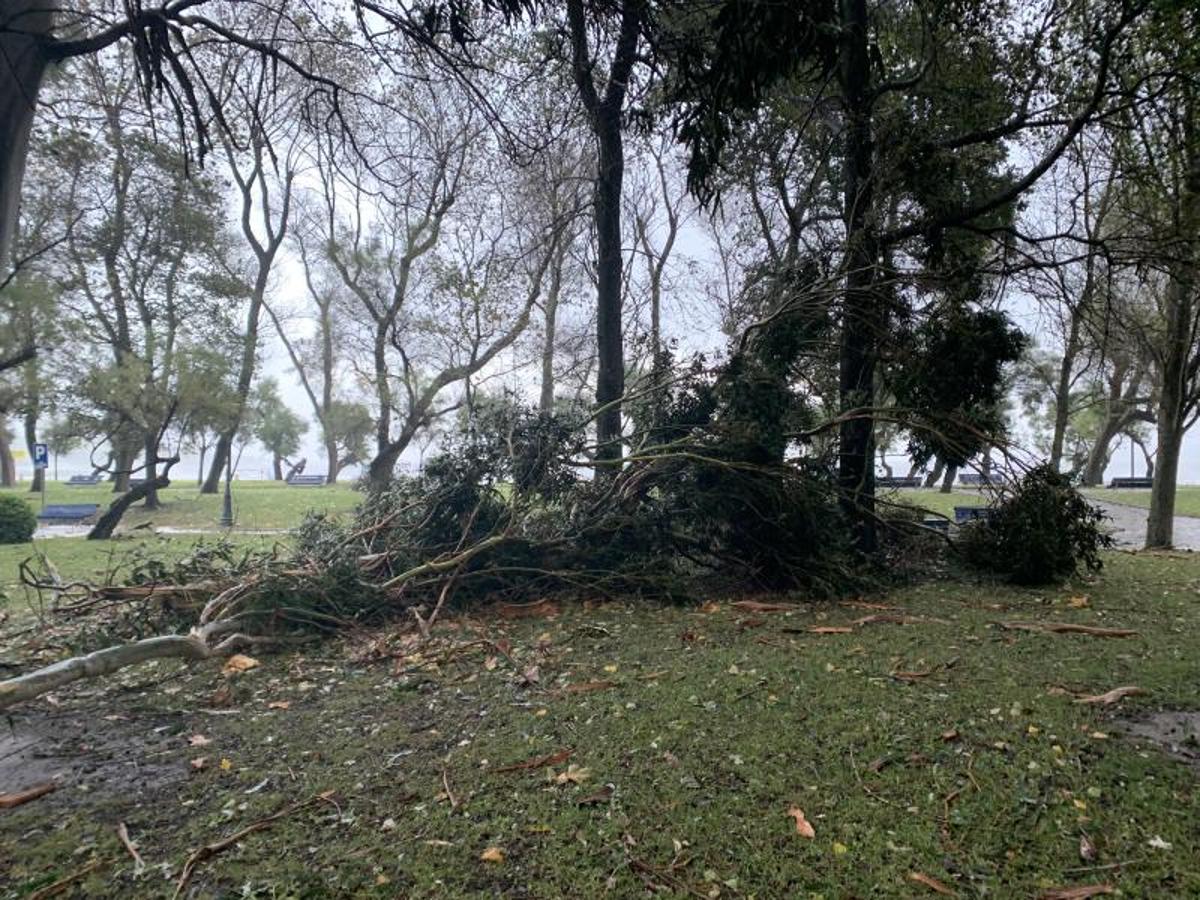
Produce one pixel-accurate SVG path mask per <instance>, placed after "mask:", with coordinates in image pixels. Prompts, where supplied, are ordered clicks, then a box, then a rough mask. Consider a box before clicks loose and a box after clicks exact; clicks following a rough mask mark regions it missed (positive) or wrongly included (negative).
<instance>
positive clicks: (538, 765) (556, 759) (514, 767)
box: [495, 750, 572, 772]
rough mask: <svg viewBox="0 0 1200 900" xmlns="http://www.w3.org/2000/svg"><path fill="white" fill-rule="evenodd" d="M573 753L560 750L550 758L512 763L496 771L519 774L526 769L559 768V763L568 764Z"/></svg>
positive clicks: (542, 757)
mask: <svg viewBox="0 0 1200 900" xmlns="http://www.w3.org/2000/svg"><path fill="white" fill-rule="evenodd" d="M571 753H572V751H570V750H558V751H555V752H554V753H551V754H550V755H549V756H537V757H534V758H533V759H527V760H525V762H519V763H512V764H511V765H507V766H500V767H499V768H497V769H496V770H495V771H497V772H519V771H522V770H526V769H544V768H546V767H548V766H557V765H558V764H559V763H563V762H566V761H567V760H568V759H569V758H570V756H571Z"/></svg>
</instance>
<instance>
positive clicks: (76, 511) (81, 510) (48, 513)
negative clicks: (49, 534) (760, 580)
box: [37, 503, 100, 522]
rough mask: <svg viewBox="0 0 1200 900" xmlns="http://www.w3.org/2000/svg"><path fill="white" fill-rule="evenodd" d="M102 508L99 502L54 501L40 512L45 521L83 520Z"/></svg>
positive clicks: (39, 514) (39, 516) (39, 515)
mask: <svg viewBox="0 0 1200 900" xmlns="http://www.w3.org/2000/svg"><path fill="white" fill-rule="evenodd" d="M99 508H100V504H99V503H52V504H51V505H49V506H47V507H46V508H45V509H43V510H42V511H41V512H39V513H38V516H37V517H38V519H40V520H41V521H43V522H83V521H86V520H87V519H90V518H91V517H92V516H94V515H95V514H96V510H98V509H99Z"/></svg>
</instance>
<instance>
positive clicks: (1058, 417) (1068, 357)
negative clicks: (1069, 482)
mask: <svg viewBox="0 0 1200 900" xmlns="http://www.w3.org/2000/svg"><path fill="white" fill-rule="evenodd" d="M1078 349H1079V318H1078V316H1077V315H1075V314H1072V315H1071V328H1070V330H1069V331H1068V332H1067V340H1066V346H1065V347H1064V349H1063V357H1062V362H1061V363H1060V364H1059V367H1058V383H1057V384H1056V385H1055V388H1054V436H1053V438H1052V439H1051V441H1050V459H1049V460H1048V461H1047V462H1048V463H1049V465H1050V468H1052V469H1053V470H1054V471H1055V472H1057V471H1058V470H1059V468H1060V467H1061V466H1062V456H1063V443H1064V442H1065V440H1066V435H1067V423H1068V421H1069V419H1070V416H1071V370H1072V369H1074V368H1075V356H1076V354H1077V353H1078Z"/></svg>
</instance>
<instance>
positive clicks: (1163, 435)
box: [1146, 392, 1183, 550]
mask: <svg viewBox="0 0 1200 900" xmlns="http://www.w3.org/2000/svg"><path fill="white" fill-rule="evenodd" d="M1164 393H1165V392H1164ZM1165 412H1166V411H1165V410H1163V409H1162V407H1161V406H1160V407H1159V420H1158V450H1157V453H1156V456H1157V463H1156V464H1155V466H1154V483H1153V485H1152V487H1151V488H1150V513H1149V515H1148V516H1147V518H1146V549H1147V550H1153V549H1159V548H1166V547H1170V546H1171V545H1172V543H1174V540H1175V486H1176V482H1177V480H1178V477H1179V453H1180V449H1181V448H1182V445H1183V429H1182V428H1181V427H1180V426H1179V424H1178V423H1177V420H1176V419H1175V418H1174V417H1172V416H1168V415H1165Z"/></svg>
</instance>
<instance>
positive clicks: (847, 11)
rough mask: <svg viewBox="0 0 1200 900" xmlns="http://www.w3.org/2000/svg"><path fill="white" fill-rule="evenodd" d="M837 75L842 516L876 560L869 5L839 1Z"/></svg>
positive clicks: (875, 259) (874, 255) (874, 245)
mask: <svg viewBox="0 0 1200 900" xmlns="http://www.w3.org/2000/svg"><path fill="white" fill-rule="evenodd" d="M841 19H842V23H841V24H842V34H843V38H842V48H841V59H840V70H841V72H840V74H841V87H842V103H843V106H844V111H845V119H846V122H845V135H846V136H845V174H844V176H843V177H844V196H843V203H844V211H843V215H844V217H845V222H846V243H845V247H846V254H845V273H846V274H845V277H846V285H845V294H844V299H843V304H842V323H841V325H842V330H841V344H840V350H839V365H838V370H839V372H838V375H839V377H838V391H839V399H840V406H841V410H842V412H843V414H845V413H851V412H853V411H854V410H863V411H864V412H863V414H860V415H851V416H847V418H846V419H845V420H844V421H843V422H842V424H841V426H840V428H839V433H838V442H839V448H838V482H839V486H840V488H841V492H842V500H841V503H842V509H843V510H844V511H845V513H846V516H847V518H849V519H850V521H851V522H852V523H853V524H854V538H855V544H856V545H857V547H858V549H859V550H861V551H862V552H864V553H873V552H874V551H875V549H876V545H877V542H876V533H875V518H874V513H875V464H874V459H875V450H874V443H875V440H874V439H875V429H874V422H873V420H872V419H871V417H870V414H869V413H867V412H865V410H866V409H869V408H870V407H872V406H873V405H874V394H875V361H876V355H877V354H876V346H875V345H876V340H877V338H878V331H879V315H878V310H877V304H876V300H875V295H874V284H875V270H876V268H877V266H878V262H879V246H878V240H877V236H876V234H875V229H874V225H873V223H872V221H871V218H872V207H873V205H874V193H875V190H874V171H873V170H874V145H873V139H872V136H871V97H870V59H869V57H868V53H867V25H868V22H867V4H866V0H842V4H841Z"/></svg>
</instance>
